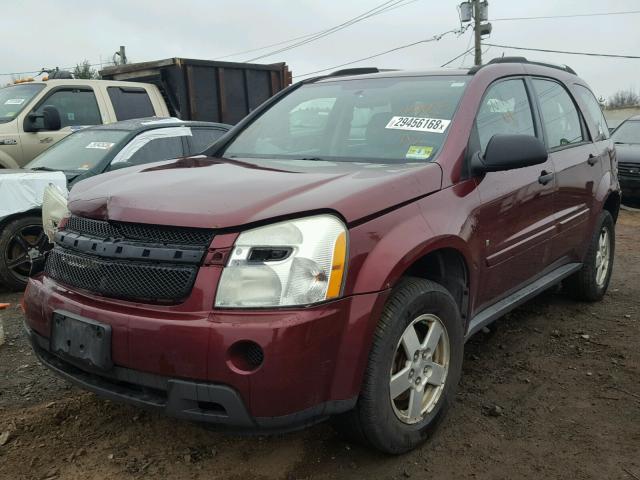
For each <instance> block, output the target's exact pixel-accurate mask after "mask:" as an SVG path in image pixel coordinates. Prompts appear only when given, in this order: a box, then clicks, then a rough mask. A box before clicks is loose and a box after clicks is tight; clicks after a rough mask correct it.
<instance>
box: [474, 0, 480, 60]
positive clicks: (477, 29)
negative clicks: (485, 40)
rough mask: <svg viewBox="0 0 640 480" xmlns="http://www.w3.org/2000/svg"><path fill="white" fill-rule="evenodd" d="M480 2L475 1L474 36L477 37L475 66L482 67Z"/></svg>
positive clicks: (478, 0)
mask: <svg viewBox="0 0 640 480" xmlns="http://www.w3.org/2000/svg"><path fill="white" fill-rule="evenodd" d="M480 22H481V15H480V0H473V35H474V37H475V61H474V64H475V65H482V43H481V42H482V31H481V28H480Z"/></svg>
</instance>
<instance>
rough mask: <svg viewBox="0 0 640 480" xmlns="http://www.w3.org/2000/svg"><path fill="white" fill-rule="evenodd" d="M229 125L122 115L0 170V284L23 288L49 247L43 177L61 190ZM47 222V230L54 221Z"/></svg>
mask: <svg viewBox="0 0 640 480" xmlns="http://www.w3.org/2000/svg"><path fill="white" fill-rule="evenodd" d="M230 128H231V127H230V125H225V124H222V123H211V122H184V121H182V120H179V119H177V118H157V117H153V118H142V119H135V120H125V121H122V122H116V123H111V124H109V125H99V126H95V127H90V128H86V129H83V130H79V131H77V132H75V133H73V134H72V135H69V136H68V137H66V138H64V139H63V140H61V141H60V142H58V143H56V144H55V145H54V146H53V147H51V148H49V149H48V150H46V151H45V152H43V153H41V154H40V155H39V156H38V157H36V158H35V159H34V160H33V161H31V162H30V163H28V164H27V165H26V167H25V169H23V170H0V205H1V206H0V284H3V285H5V286H8V287H9V288H12V289H22V288H24V287H25V286H26V284H27V279H28V277H29V273H30V271H31V269H32V267H33V266H34V264H37V263H39V262H42V261H44V255H45V254H46V252H48V251H49V250H50V248H51V244H50V243H49V241H48V238H47V236H46V235H44V234H43V221H42V215H41V212H40V208H41V205H42V197H43V192H44V191H45V187H47V185H48V183H50V182H53V183H54V184H55V185H56V187H57V188H59V189H64V190H63V192H64V193H65V194H66V191H67V188H69V189H70V188H71V187H72V186H73V185H74V184H75V183H77V182H79V181H81V180H83V179H86V178H89V177H93V176H95V175H99V174H101V173H104V172H109V171H113V170H117V169H121V168H126V167H130V166H134V165H143V164H145V163H149V162H152V161H157V160H168V159H172V158H178V157H183V156H185V155H196V154H198V153H201V152H202V151H203V150H204V149H205V148H206V147H208V146H209V145H211V144H212V143H213V142H215V141H216V140H217V139H219V138H220V137H221V136H222V135H224V134H225V133H226V132H227V131H228V130H229V129H230ZM61 199H62V200H63V199H64V197H61ZM62 211H64V210H62ZM48 223H50V222H48V221H47V220H45V222H44V226H45V227H48V229H49V231H51V228H52V227H55V226H56V225H55V224H54V225H48Z"/></svg>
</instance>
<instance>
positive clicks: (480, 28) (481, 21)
mask: <svg viewBox="0 0 640 480" xmlns="http://www.w3.org/2000/svg"><path fill="white" fill-rule="evenodd" d="M458 9H459V15H460V23H463V24H469V23H470V22H471V21H472V20H473V36H474V38H475V48H474V50H475V62H474V63H475V64H476V65H481V64H482V36H483V35H489V34H490V33H491V24H490V23H489V22H488V21H487V20H488V19H489V2H488V1H487V0H467V1H466V2H462V3H461V4H460V5H459V6H458ZM464 28H465V29H466V28H467V27H464Z"/></svg>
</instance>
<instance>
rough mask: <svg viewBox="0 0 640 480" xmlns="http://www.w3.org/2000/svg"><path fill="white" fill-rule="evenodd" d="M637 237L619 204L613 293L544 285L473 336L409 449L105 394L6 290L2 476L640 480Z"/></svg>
mask: <svg viewBox="0 0 640 480" xmlns="http://www.w3.org/2000/svg"><path fill="white" fill-rule="evenodd" d="M639 243H640V212H638V211H635V212H632V211H629V210H627V211H623V212H622V213H621V216H620V219H619V222H618V230H617V255H616V264H615V271H614V276H613V280H612V284H611V286H610V289H609V293H608V295H607V296H606V297H605V299H604V301H602V302H601V303H597V304H583V303H576V302H573V301H571V300H569V299H568V298H566V297H565V296H564V295H563V294H562V292H561V291H559V290H558V291H554V292H549V293H547V294H544V295H543V296H541V297H539V298H537V299H535V300H533V301H531V302H530V303H528V304H527V305H525V306H523V307H522V308H520V309H518V310H516V311H515V312H513V313H511V314H510V315H508V316H506V317H505V318H503V319H501V320H499V321H498V322H497V323H496V324H495V327H494V328H493V329H492V331H491V332H490V333H481V334H478V335H476V337H474V338H473V339H472V340H471V341H470V342H469V343H468V344H467V346H466V353H465V357H466V358H465V363H464V372H463V378H462V382H461V385H460V389H459V393H458V396H457V401H456V402H455V405H454V407H453V408H452V410H451V411H450V412H449V415H448V416H447V418H446V419H445V421H444V422H443V424H442V425H441V428H440V429H439V430H438V432H437V433H436V435H434V437H433V438H432V440H431V441H430V442H429V443H427V444H426V445H424V446H423V447H422V448H420V449H418V450H417V451H415V452H413V453H410V454H407V455H405V456H401V457H388V456H384V455H380V454H376V453H374V452H371V451H368V450H366V449H363V448H361V447H359V446H357V445H352V444H349V443H346V442H345V441H344V440H343V439H341V438H340V437H339V436H337V435H336V434H335V433H334V432H333V430H332V429H331V428H330V426H329V425H327V424H321V425H318V426H315V427H313V428H310V429H307V430H304V431H301V432H298V433H293V434H288V435H283V436H276V437H255V436H254V437H242V436H230V435H228V434H222V433H215V432H211V431H208V430H205V429H204V428H202V427H199V426H197V425H192V424H188V423H184V422H180V421H176V420H172V419H169V418H166V417H163V416H159V415H155V414H150V413H147V412H144V411H142V410H138V409H136V408H133V407H129V406H124V405H120V404H116V403H111V402H108V401H105V400H101V399H99V398H98V397H96V396H95V395H93V394H90V393H86V392H83V391H81V390H78V389H76V388H74V387H70V386H68V385H67V384H66V383H65V382H63V381H62V380H59V379H57V378H56V377H54V376H53V375H52V374H51V373H49V371H48V370H46V369H45V368H44V367H42V366H40V365H39V364H38V363H37V361H36V359H35V358H34V356H33V355H32V353H31V351H30V349H29V347H28V345H27V342H26V341H25V339H24V337H23V335H22V331H21V328H22V327H21V322H22V318H21V313H20V310H19V307H18V303H19V299H20V295H18V294H10V293H6V292H4V293H0V302H10V303H12V307H11V308H10V309H8V310H5V311H4V312H2V313H0V318H1V319H2V321H3V322H4V327H5V332H6V337H7V338H6V343H5V345H4V346H2V347H0V478H1V479H37V480H41V479H133V478H178V479H183V478H185V479H191V478H194V479H204V478H207V479H242V480H253V479H268V480H270V479H342V478H345V479H356V478H358V479H361V478H367V479H406V478H427V477H434V478H441V479H462V478H475V479H515V478H539V479H556V478H557V479H567V478H571V479H576V480H577V479H587V478H598V479H631V480H640V346H639V342H640V255H638V250H639ZM7 435H8V437H7Z"/></svg>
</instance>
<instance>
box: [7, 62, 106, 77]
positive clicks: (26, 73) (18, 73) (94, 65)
mask: <svg viewBox="0 0 640 480" xmlns="http://www.w3.org/2000/svg"><path fill="white" fill-rule="evenodd" d="M110 63H111V62H100V63H91V64H89V66H90V67H101V66H102V65H106V64H110ZM56 68H58V70H73V69H74V68H76V67H75V66H73V67H61V68H60V67H56ZM30 73H35V74H36V75H38V74H40V73H46V69H44V68H41V69H40V70H31V71H28V72H10V73H0V77H11V76H14V75H28V74H30Z"/></svg>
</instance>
